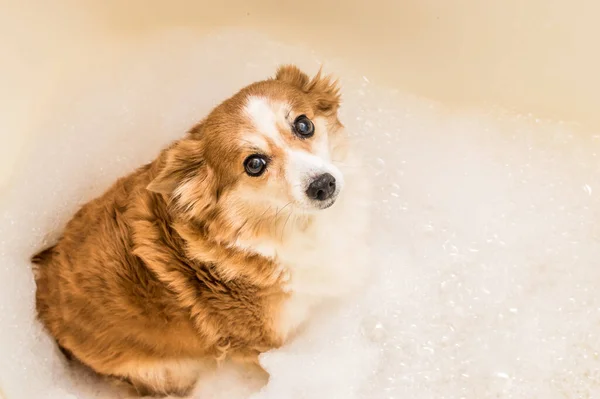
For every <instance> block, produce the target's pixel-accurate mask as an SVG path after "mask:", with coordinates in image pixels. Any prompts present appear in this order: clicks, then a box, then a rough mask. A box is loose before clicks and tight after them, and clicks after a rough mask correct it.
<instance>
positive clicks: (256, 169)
mask: <svg viewBox="0 0 600 399" xmlns="http://www.w3.org/2000/svg"><path fill="white" fill-rule="evenodd" d="M244 168H245V169H246V173H247V174H248V175H249V176H252V177H256V176H260V175H262V174H263V173H264V171H265V169H266V168H267V160H266V159H265V157H264V156H262V155H250V156H249V157H248V158H246V160H245V161H244Z"/></svg>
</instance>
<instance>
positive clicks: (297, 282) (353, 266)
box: [275, 172, 368, 337]
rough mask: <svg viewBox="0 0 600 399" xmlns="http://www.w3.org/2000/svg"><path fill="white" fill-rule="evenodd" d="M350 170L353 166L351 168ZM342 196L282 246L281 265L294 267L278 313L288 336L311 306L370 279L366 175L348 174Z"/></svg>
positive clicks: (278, 252)
mask: <svg viewBox="0 0 600 399" xmlns="http://www.w3.org/2000/svg"><path fill="white" fill-rule="evenodd" d="M346 174H347V175H348V172H346ZM348 177H351V178H350V179H347V184H346V187H345V190H344V192H343V193H342V195H340V198H339V199H338V201H337V202H336V204H334V205H333V206H332V207H331V208H330V209H327V210H325V211H322V213H319V214H318V216H317V217H316V218H315V220H314V222H313V223H312V224H311V226H310V227H309V229H307V230H306V231H303V232H298V233H297V234H294V235H293V236H292V237H291V239H289V240H286V246H285V247H283V248H277V249H276V250H275V251H276V256H277V259H278V260H279V261H280V262H281V267H282V269H283V270H284V271H285V272H287V273H289V277H290V279H289V282H288V284H287V286H286V289H287V290H288V291H289V292H290V297H289V298H288V299H287V300H286V301H285V302H284V303H283V305H282V307H281V309H280V314H279V315H278V323H277V325H278V328H279V331H280V333H281V334H282V336H283V337H287V336H288V335H289V333H291V332H292V331H294V330H295V329H296V328H298V327H299V326H300V325H301V324H302V323H304V322H305V321H306V320H307V318H308V317H309V316H310V314H311V309H313V307H315V306H316V305H318V304H319V303H322V302H323V301H325V300H327V299H334V298H340V297H344V296H347V295H348V294H350V293H352V292H354V291H355V290H356V289H357V288H359V287H360V286H361V283H363V282H364V281H365V274H366V272H367V270H366V263H367V260H368V251H367V247H366V244H365V241H366V240H365V238H366V233H367V222H368V197H367V195H366V190H365V188H366V186H365V185H364V184H363V183H364V181H362V180H359V176H348Z"/></svg>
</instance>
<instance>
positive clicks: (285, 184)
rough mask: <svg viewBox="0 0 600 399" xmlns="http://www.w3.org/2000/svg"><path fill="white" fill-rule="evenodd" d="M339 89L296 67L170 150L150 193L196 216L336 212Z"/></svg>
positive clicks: (249, 91)
mask: <svg viewBox="0 0 600 399" xmlns="http://www.w3.org/2000/svg"><path fill="white" fill-rule="evenodd" d="M338 107H339V93H338V88H337V87H336V85H335V83H333V82H332V81H331V80H330V79H329V78H323V77H321V76H320V74H319V75H317V76H316V77H314V78H313V79H309V78H308V76H307V75H305V74H304V73H303V72H301V71H300V70H298V69H297V68H296V67H293V66H286V67H282V68H280V69H279V70H278V72H277V75H276V78H275V79H270V80H266V81H262V82H258V83H255V84H253V85H250V86H248V87H246V88H244V89H242V90H241V91H240V92H239V93H237V94H236V95H235V96H233V97H232V98H230V99H228V100H226V101H225V102H223V103H222V104H221V105H219V106H218V107H217V108H215V109H214V110H213V111H212V112H211V114H210V115H209V116H208V117H207V118H206V119H205V120H204V121H203V122H201V123H200V124H199V125H198V126H196V127H195V128H194V129H193V130H192V131H191V132H190V134H189V135H188V136H187V137H186V138H184V139H182V140H180V141H179V142H177V143H176V144H175V145H174V146H173V147H171V148H170V149H168V150H167V151H166V152H165V154H164V156H163V158H164V160H163V166H162V168H161V169H160V172H159V174H158V176H157V177H156V178H155V180H154V181H153V182H152V183H151V184H150V185H149V186H148V188H149V189H150V190H152V191H156V192H161V193H163V194H167V195H171V196H172V197H173V198H174V200H175V201H176V202H177V203H178V204H179V206H180V207H181V208H182V209H185V210H186V211H189V212H190V213H191V214H193V215H195V216H200V215H204V216H206V215H207V213H210V212H212V213H214V212H220V213H227V212H229V213H235V214H236V217H239V219H240V220H243V219H257V218H272V217H273V213H277V212H280V211H281V210H283V209H286V213H287V212H296V213H314V212H320V211H322V210H324V209H327V208H329V207H330V206H332V205H333V204H334V203H335V201H336V199H337V198H338V196H339V195H340V192H341V191H342V190H343V186H344V176H343V175H342V173H341V171H340V169H339V168H338V167H337V166H336V163H341V162H342V161H343V156H344V149H345V137H344V135H343V131H342V130H343V129H342V125H341V123H340V122H339V120H338V118H337V110H338Z"/></svg>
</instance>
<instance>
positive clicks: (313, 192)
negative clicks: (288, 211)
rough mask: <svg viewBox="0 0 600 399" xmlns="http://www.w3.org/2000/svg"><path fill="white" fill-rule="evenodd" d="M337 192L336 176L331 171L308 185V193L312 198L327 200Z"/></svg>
mask: <svg viewBox="0 0 600 399" xmlns="http://www.w3.org/2000/svg"><path fill="white" fill-rule="evenodd" d="M333 193H335V177H333V176H332V175H331V174H329V173H324V174H322V175H320V176H317V177H316V178H315V179H314V180H313V181H312V182H311V183H310V185H309V186H308V189H307V190H306V195H307V196H308V198H310V199H314V200H317V201H325V200H327V199H329V198H331V196H332V195H333Z"/></svg>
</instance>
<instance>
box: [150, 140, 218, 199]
mask: <svg viewBox="0 0 600 399" xmlns="http://www.w3.org/2000/svg"><path fill="white" fill-rule="evenodd" d="M203 152H204V151H203V145H202V142H201V141H200V140H195V139H191V138H184V139H182V140H179V141H177V142H175V143H174V144H173V145H171V146H170V147H169V148H167V149H166V150H164V151H163V153H162V154H161V155H160V157H159V159H158V163H159V165H158V173H156V177H155V178H154V179H153V180H152V181H151V182H150V184H148V186H146V188H147V189H148V190H150V191H152V192H155V193H159V194H164V195H167V196H170V195H173V194H174V193H175V192H176V191H180V190H178V189H179V188H180V187H181V186H183V185H184V184H186V183H189V182H191V181H194V182H197V183H200V182H205V181H206V180H207V178H208V176H209V174H210V171H209V168H208V166H207V165H206V163H205V162H204V157H203Z"/></svg>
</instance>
